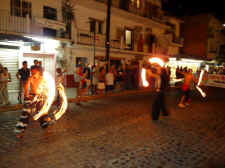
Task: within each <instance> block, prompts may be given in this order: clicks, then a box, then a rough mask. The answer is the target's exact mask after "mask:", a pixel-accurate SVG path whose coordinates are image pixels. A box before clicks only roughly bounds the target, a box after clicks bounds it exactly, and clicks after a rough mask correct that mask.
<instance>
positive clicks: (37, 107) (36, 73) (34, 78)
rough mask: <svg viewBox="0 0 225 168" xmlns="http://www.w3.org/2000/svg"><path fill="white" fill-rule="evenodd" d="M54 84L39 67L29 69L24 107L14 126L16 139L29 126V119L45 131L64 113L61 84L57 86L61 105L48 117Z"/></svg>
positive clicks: (53, 96)
mask: <svg viewBox="0 0 225 168" xmlns="http://www.w3.org/2000/svg"><path fill="white" fill-rule="evenodd" d="M55 90H56V88H55V82H54V79H53V78H52V77H51V75H49V74H48V73H47V72H44V73H42V69H41V68H40V67H34V68H31V76H30V77H29V79H28V81H27V83H26V84H25V88H24V96H25V99H24V107H23V112H22V115H21V116H20V119H19V121H18V123H17V124H16V129H15V133H16V134H17V135H16V136H17V138H22V137H23V135H24V131H25V129H26V128H27V126H28V124H29V119H30V117H33V119H34V120H38V121H39V122H40V126H41V127H42V128H43V129H46V128H47V127H48V126H49V125H50V124H52V123H54V122H55V121H56V120H58V119H59V118H60V117H61V116H62V115H63V114H64V113H65V111H66V108H67V105H68V104H67V98H66V95H65V91H64V87H63V86H62V84H58V85H57V90H58V92H59V95H60V97H61V105H59V106H58V107H57V109H56V110H55V111H54V112H53V113H52V114H51V115H50V114H49V110H50V108H51V106H52V104H53V101H54V98H55Z"/></svg>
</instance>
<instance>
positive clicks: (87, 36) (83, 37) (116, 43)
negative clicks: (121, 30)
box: [77, 29, 121, 49]
mask: <svg viewBox="0 0 225 168" xmlns="http://www.w3.org/2000/svg"><path fill="white" fill-rule="evenodd" d="M94 38H95V42H94ZM77 42H78V44H81V45H90V46H94V45H96V47H105V35H104V34H96V36H95V37H94V33H91V32H89V31H87V30H81V29H79V30H78V37H77ZM110 44H111V48H117V49H120V45H121V44H120V40H113V39H112V40H111V42H110Z"/></svg>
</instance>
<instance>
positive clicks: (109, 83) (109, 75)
mask: <svg viewBox="0 0 225 168" xmlns="http://www.w3.org/2000/svg"><path fill="white" fill-rule="evenodd" d="M30 68H31V69H32V68H40V69H41V71H43V68H42V63H41V61H38V60H34V64H33V65H32V66H30ZM107 68H108V69H107ZM189 70H191V69H189V68H187V67H183V68H182V67H177V68H176V78H177V79H181V78H184V73H182V72H188V71H189ZM165 71H166V74H167V76H168V85H169V81H170V75H171V70H170V67H166V68H165ZM64 72H66V71H65V70H64V71H62V69H61V68H57V69H56V84H57V83H64V81H65V77H64ZM199 73H200V72H199V71H197V72H196V74H199ZM208 73H211V74H223V75H225V68H224V67H219V68H211V69H210V70H209V72H208ZM30 75H31V72H30V69H29V68H28V65H27V61H24V62H23V64H22V68H21V69H19V70H18V72H17V74H16V77H17V79H18V80H19V94H18V102H19V103H23V98H24V95H23V90H24V85H25V83H26V81H27V80H28V78H29V77H30ZM140 77H141V75H140V68H139V64H138V63H135V62H134V63H131V64H129V65H128V64H126V65H125V66H124V65H122V64H112V65H110V66H109V67H106V64H104V65H101V66H100V65H93V66H90V65H89V64H79V65H77V67H76V69H75V73H74V84H75V88H76V103H77V104H80V101H86V99H85V97H86V96H87V95H103V94H107V93H112V92H117V91H123V90H130V89H138V88H139V87H140V81H141V79H140ZM148 80H149V81H150V83H151V84H150V87H152V88H153V89H154V86H155V85H154V78H152V79H148ZM9 82H11V75H10V73H9V72H8V69H7V68H6V67H3V66H2V65H1V64H0V105H2V104H3V105H8V104H10V102H9V100H8V99H9V98H8V86H7V85H8V83H9Z"/></svg>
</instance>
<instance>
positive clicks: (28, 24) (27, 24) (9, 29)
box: [0, 11, 66, 37]
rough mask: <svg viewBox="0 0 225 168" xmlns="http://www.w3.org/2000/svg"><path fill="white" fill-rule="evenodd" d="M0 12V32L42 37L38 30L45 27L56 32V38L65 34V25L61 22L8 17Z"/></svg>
mask: <svg viewBox="0 0 225 168" xmlns="http://www.w3.org/2000/svg"><path fill="white" fill-rule="evenodd" d="M1 13H2V12H1V11H0V31H1V32H6V33H23V34H35V35H43V34H42V31H40V29H42V28H44V27H47V28H52V29H55V30H57V31H58V33H57V37H62V34H65V33H66V25H65V24H64V23H63V22H62V21H52V20H49V19H45V18H40V17H35V16H34V17H32V18H30V17H29V16H27V17H25V18H24V17H18V16H10V13H7V12H4V13H3V14H1Z"/></svg>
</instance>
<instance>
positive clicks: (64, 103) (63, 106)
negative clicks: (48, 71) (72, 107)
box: [54, 83, 68, 120]
mask: <svg viewBox="0 0 225 168" xmlns="http://www.w3.org/2000/svg"><path fill="white" fill-rule="evenodd" d="M57 89H58V91H59V95H60V97H61V98H62V104H61V106H60V109H59V110H58V111H54V116H55V120H58V119H59V118H60V117H61V116H62V115H63V114H64V113H65V111H66V109H67V107H68V102H67V97H66V94H65V89H64V87H63V85H62V84H61V83H60V84H59V86H58V87H57Z"/></svg>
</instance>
